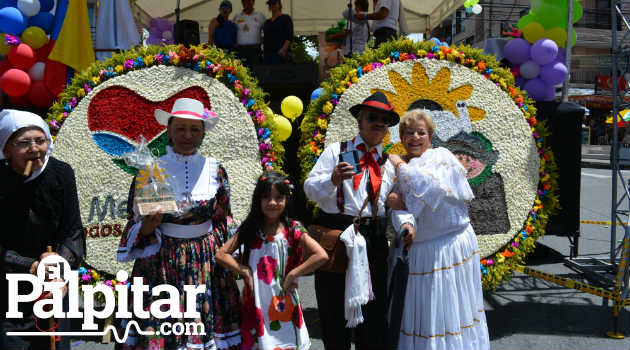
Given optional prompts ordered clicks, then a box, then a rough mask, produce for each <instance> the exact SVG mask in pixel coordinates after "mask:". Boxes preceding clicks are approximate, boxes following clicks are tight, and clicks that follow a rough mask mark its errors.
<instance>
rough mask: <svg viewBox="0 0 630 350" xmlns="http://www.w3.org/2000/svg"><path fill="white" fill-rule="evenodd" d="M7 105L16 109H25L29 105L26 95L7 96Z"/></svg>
mask: <svg viewBox="0 0 630 350" xmlns="http://www.w3.org/2000/svg"><path fill="white" fill-rule="evenodd" d="M9 103H10V104H11V106H13V107H16V108H26V107H28V106H29V104H30V102H29V100H28V95H24V96H9Z"/></svg>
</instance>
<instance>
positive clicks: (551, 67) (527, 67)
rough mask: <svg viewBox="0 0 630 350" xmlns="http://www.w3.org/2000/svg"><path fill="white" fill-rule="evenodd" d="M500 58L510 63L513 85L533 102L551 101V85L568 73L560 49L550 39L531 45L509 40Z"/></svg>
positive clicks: (522, 41)
mask: <svg viewBox="0 0 630 350" xmlns="http://www.w3.org/2000/svg"><path fill="white" fill-rule="evenodd" d="M503 56H504V57H505V58H507V59H508V61H510V63H511V64H512V69H511V70H512V74H514V76H515V82H516V85H518V86H520V87H522V88H524V89H525V90H526V91H527V93H528V94H529V96H530V97H531V98H533V99H534V100H536V101H551V100H553V99H554V97H555V89H554V85H557V84H560V83H562V82H563V81H564V79H565V78H566V77H567V74H568V69H567V66H566V65H565V64H564V62H565V57H564V50H563V49H562V48H559V47H558V45H556V43H555V42H554V41H553V40H551V39H547V38H543V39H539V40H538V41H536V42H535V43H534V44H533V45H529V43H528V42H527V41H525V40H523V39H521V38H515V39H512V40H510V41H508V42H507V44H505V47H504V48H503Z"/></svg>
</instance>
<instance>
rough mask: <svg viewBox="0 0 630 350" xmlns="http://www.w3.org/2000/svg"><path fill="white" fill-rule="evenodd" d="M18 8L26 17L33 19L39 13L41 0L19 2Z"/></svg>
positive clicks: (21, 0)
mask: <svg viewBox="0 0 630 350" xmlns="http://www.w3.org/2000/svg"><path fill="white" fill-rule="evenodd" d="M17 7H18V9H19V10H20V11H21V12H22V13H23V14H24V16H26V17H33V16H35V15H36V14H38V13H39V9H40V4H39V0H18V2H17Z"/></svg>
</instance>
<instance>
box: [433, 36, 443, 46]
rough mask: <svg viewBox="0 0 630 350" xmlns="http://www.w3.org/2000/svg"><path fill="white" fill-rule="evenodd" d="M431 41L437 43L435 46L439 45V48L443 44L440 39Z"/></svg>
mask: <svg viewBox="0 0 630 350" xmlns="http://www.w3.org/2000/svg"><path fill="white" fill-rule="evenodd" d="M431 41H433V42H434V43H435V45H437V46H440V45H442V42H441V41H440V39H438V38H431Z"/></svg>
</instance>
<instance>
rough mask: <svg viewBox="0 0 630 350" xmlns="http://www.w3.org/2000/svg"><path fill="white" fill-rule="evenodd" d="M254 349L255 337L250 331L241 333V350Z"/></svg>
mask: <svg viewBox="0 0 630 350" xmlns="http://www.w3.org/2000/svg"><path fill="white" fill-rule="evenodd" d="M253 347H254V337H253V336H252V333H251V332H250V331H248V330H242V331H241V349H243V350H249V349H252V348H253Z"/></svg>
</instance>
